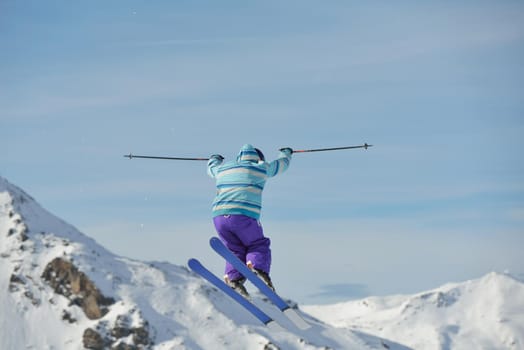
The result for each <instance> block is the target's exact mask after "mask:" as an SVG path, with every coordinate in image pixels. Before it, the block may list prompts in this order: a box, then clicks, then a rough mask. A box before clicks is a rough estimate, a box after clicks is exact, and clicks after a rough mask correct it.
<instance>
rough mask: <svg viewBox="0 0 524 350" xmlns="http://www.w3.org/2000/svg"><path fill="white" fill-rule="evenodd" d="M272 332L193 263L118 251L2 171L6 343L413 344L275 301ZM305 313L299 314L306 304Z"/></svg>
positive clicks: (0, 326) (0, 271) (2, 327)
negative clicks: (282, 307)
mask: <svg viewBox="0 0 524 350" xmlns="http://www.w3.org/2000/svg"><path fill="white" fill-rule="evenodd" d="M255 302H256V304H257V305H258V306H259V307H261V308H262V309H264V310H265V311H266V312H267V313H269V314H270V315H272V316H273V317H274V318H275V319H276V320H277V321H278V322H279V323H280V324H281V325H282V326H283V328H282V329H281V330H270V329H268V328H267V327H265V326H263V325H261V324H260V323H259V322H258V321H257V320H256V319H255V318H253V317H252V316H251V315H250V314H248V313H247V312H245V310H244V309H242V308H241V307H240V306H238V305H237V304H236V303H235V302H234V301H232V300H230V299H229V298H228V297H227V296H225V295H223V294H222V293H221V292H220V291H217V290H216V289H214V288H212V287H211V286H210V285H209V284H208V283H207V282H205V281H203V280H202V279H201V278H199V277H197V276H196V275H195V274H193V273H191V272H189V271H188V269H187V268H185V267H180V266H174V265H171V264H168V263H157V262H142V261H136V260H131V259H127V258H123V257H119V256H116V255H114V254H112V253H111V252H109V251H107V250H106V249H104V248H103V247H101V246H100V245H98V244H97V243H96V242H95V241H94V240H92V239H90V238H89V237H87V236H85V235H84V234H82V233H80V232H79V231H78V230H77V229H76V228H75V227H73V226H71V225H69V224H68V223H65V222H63V221H62V220H60V219H59V218H57V217H55V216H54V215H52V214H50V213H49V212H47V211H46V210H45V209H43V208H42V207H41V206H40V205H39V204H38V203H37V202H36V201H35V200H34V199H33V198H31V197H30V196H29V195H28V194H26V193H25V192H24V191H22V190H21V189H19V188H18V187H16V186H14V185H12V184H10V183H9V182H8V181H7V180H5V179H3V178H1V177H0V349H2V350H11V349H13V350H18V349H83V348H85V347H88V348H100V349H102V348H103V349H106V348H114V349H159V350H160V349H241V350H246V349H384V348H390V349H406V347H404V346H402V345H399V344H395V343H394V342H391V341H389V340H386V339H383V338H381V337H376V336H373V335H371V334H367V333H365V332H361V331H353V330H351V329H345V328H337V327H333V326H328V325H326V324H324V323H322V322H320V321H316V320H314V319H313V318H311V317H309V316H308V315H305V318H306V319H308V320H309V321H310V322H311V324H312V327H311V329H309V330H307V331H300V330H298V329H296V328H295V327H294V326H293V325H292V324H290V323H289V322H288V321H287V320H286V319H285V318H284V317H282V314H281V313H280V312H279V311H278V310H277V309H276V308H274V307H273V306H272V305H270V304H268V303H267V302H265V301H263V299H262V298H255ZM299 312H301V311H300V310H299Z"/></svg>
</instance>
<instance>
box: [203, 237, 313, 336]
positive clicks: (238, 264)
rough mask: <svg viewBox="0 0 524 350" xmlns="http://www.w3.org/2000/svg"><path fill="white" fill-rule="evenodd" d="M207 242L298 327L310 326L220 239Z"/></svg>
mask: <svg viewBox="0 0 524 350" xmlns="http://www.w3.org/2000/svg"><path fill="white" fill-rule="evenodd" d="M209 244H210V245H211V248H213V249H214V250H215V251H216V252H217V253H218V254H219V255H221V256H222V257H223V258H224V259H226V260H227V261H228V262H230V263H231V265H233V266H234V267H235V269H237V271H238V272H240V273H241V274H242V275H243V276H244V277H246V278H247V279H248V280H249V281H250V282H251V283H253V284H254V285H255V286H256V287H257V288H258V289H259V290H260V291H261V292H262V293H263V294H264V295H265V296H266V297H267V298H268V299H269V300H271V301H272V302H273V304H275V306H276V307H278V308H279V309H280V311H282V312H283V313H284V315H286V316H287V317H288V318H289V319H290V320H291V322H293V323H294V324H295V326H297V327H298V328H300V329H302V330H305V329H308V328H309V327H311V326H310V324H309V323H307V322H306V321H305V320H304V319H303V318H302V317H301V316H300V315H299V314H298V313H297V312H296V311H295V310H293V309H292V308H291V307H290V306H289V305H288V303H286V302H285V301H284V300H283V299H282V298H281V297H280V296H279V295H278V294H277V293H275V292H274V291H273V290H271V288H269V287H268V286H267V285H266V284H265V283H264V282H263V281H262V280H261V279H260V278H259V277H258V276H257V275H256V274H255V273H254V272H253V271H251V269H249V268H248V267H247V265H246V264H245V263H244V262H242V261H241V260H240V259H239V258H237V257H236V255H235V254H233V253H232V252H231V251H230V250H229V249H228V248H227V247H226V246H225V245H224V243H222V241H221V240H220V239H218V238H217V237H213V238H211V239H210V241H209Z"/></svg>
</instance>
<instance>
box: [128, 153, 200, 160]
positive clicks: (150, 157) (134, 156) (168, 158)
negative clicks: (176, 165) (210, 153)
mask: <svg viewBox="0 0 524 350" xmlns="http://www.w3.org/2000/svg"><path fill="white" fill-rule="evenodd" d="M124 157H126V158H129V159H133V158H146V159H167V160H209V158H185V157H156V156H137V155H134V154H131V153H129V154H126V155H124Z"/></svg>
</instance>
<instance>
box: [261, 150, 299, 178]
mask: <svg viewBox="0 0 524 350" xmlns="http://www.w3.org/2000/svg"><path fill="white" fill-rule="evenodd" d="M292 154H293V150H292V149H291V148H288V147H286V148H282V149H281V150H280V153H279V155H278V158H277V159H275V160H274V161H272V162H271V163H269V166H268V170H267V176H268V177H273V176H276V175H278V174H282V173H283V172H284V171H286V170H287V168H288V167H289V164H290V163H291V155H292Z"/></svg>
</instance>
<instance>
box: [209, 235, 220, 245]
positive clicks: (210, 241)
mask: <svg viewBox="0 0 524 350" xmlns="http://www.w3.org/2000/svg"><path fill="white" fill-rule="evenodd" d="M217 243H222V241H221V240H220V239H219V238H218V237H211V238H210V239H209V244H211V245H213V244H217Z"/></svg>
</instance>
